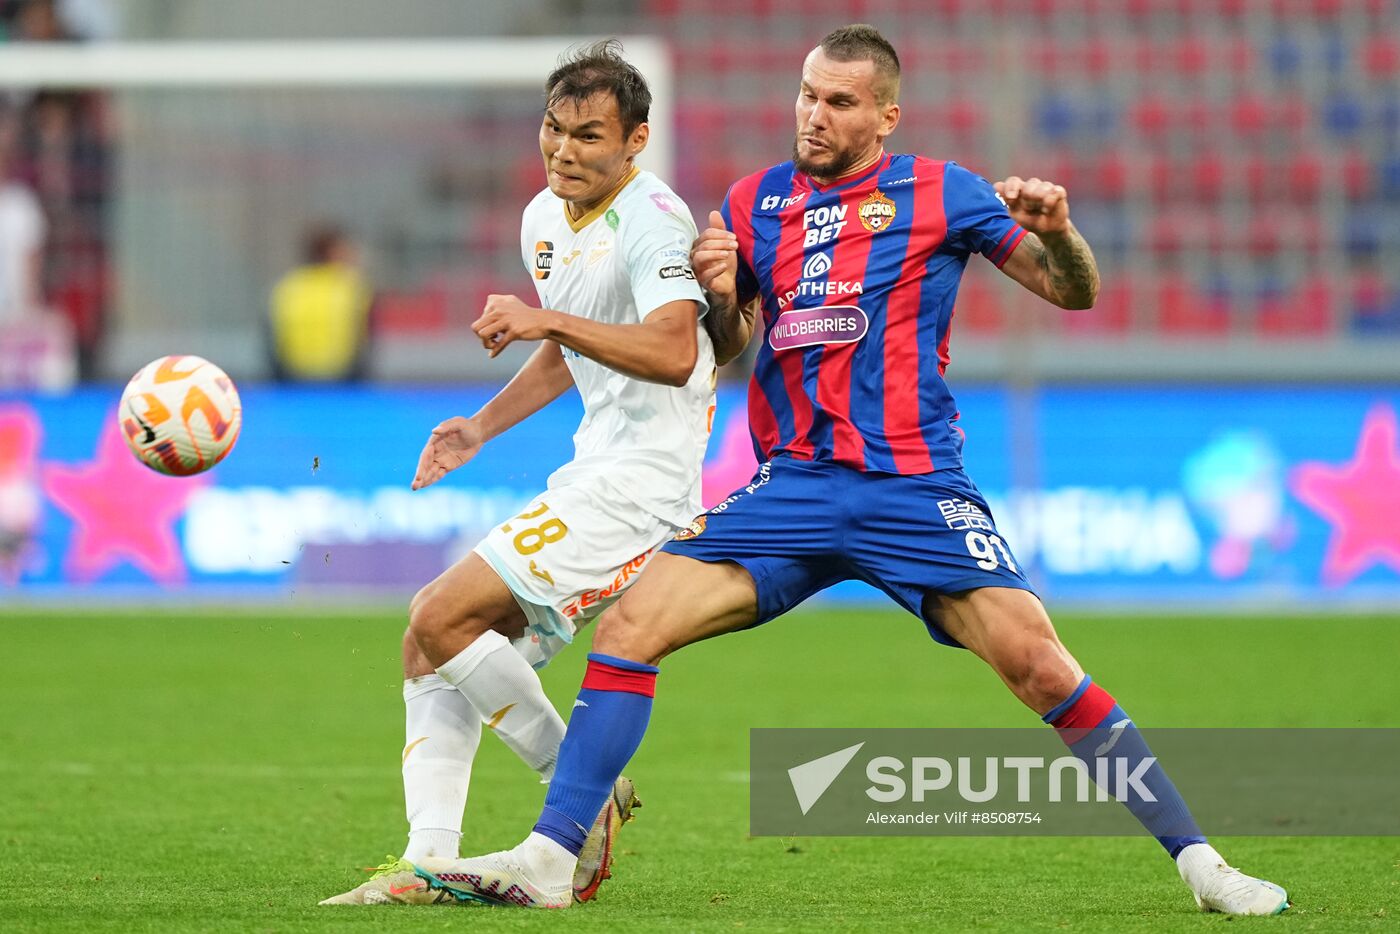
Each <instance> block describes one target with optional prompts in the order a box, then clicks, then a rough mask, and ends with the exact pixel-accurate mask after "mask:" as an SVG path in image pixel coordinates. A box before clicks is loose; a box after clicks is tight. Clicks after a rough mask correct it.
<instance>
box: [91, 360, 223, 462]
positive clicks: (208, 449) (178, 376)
mask: <svg viewBox="0 0 1400 934" xmlns="http://www.w3.org/2000/svg"><path fill="white" fill-rule="evenodd" d="M117 421H118V423H119V424H120V425H121V430H122V436H123V437H125V438H126V443H127V445H128V446H130V448H131V450H132V453H134V454H135V455H136V456H137V457H138V458H139V459H140V460H141V462H142V463H143V464H145V465H146V466H147V467H149V468H151V469H152V470H156V471H159V472H160V473H164V474H173V475H175V476H177V477H187V476H189V475H191V474H197V473H203V472H204V471H206V470H208V469H209V468H210V467H213V466H214V465H215V464H217V463H218V462H219V461H221V460H223V459H224V458H225V457H226V456H227V455H228V452H229V451H231V450H233V444H234V442H235V441H237V440H238V432H239V429H241V428H242V427H243V403H242V402H240V401H239V400H238V390H237V389H236V388H234V385H233V380H231V379H229V378H228V374H227V373H225V372H224V371H223V370H221V369H219V368H218V367H216V366H215V365H214V364H212V363H210V362H209V361H208V360H205V359H204V358H203V357H194V356H189V355H180V354H176V355H174V356H169V357H161V358H160V359H159V360H152V361H151V362H150V363H148V364H146V365H145V366H143V367H142V368H141V369H140V370H138V371H137V373H136V375H135V376H133V377H132V378H131V382H129V383H127V384H126V391H125V392H123V393H122V401H121V408H120V410H119V411H118V413H117Z"/></svg>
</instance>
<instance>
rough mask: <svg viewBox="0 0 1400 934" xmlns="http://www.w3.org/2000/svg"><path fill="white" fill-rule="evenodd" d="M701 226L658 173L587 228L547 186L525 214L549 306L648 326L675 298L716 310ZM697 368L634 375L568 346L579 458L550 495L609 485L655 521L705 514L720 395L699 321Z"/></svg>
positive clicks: (588, 220)
mask: <svg viewBox="0 0 1400 934" xmlns="http://www.w3.org/2000/svg"><path fill="white" fill-rule="evenodd" d="M696 233H697V232H696V228H695V222H694V220H692V219H691V216H690V209H689V208H687V207H686V205H685V202H683V201H682V200H681V199H680V198H678V197H676V195H675V193H674V192H672V191H671V189H670V188H668V187H666V185H665V184H664V183H663V182H662V181H661V180H660V179H658V178H657V177H656V176H655V175H652V174H651V173H650V172H640V171H635V172H634V174H633V176H632V178H631V179H630V180H629V181H628V182H626V183H625V184H624V185H623V187H622V188H621V190H619V191H618V192H617V194H616V195H614V196H613V197H612V198H611V199H610V200H608V201H605V202H604V203H603V204H601V205H599V206H598V207H597V208H595V209H594V210H593V211H590V212H589V213H588V214H586V215H585V216H583V217H582V218H580V219H579V220H578V221H573V220H572V219H570V217H569V215H568V213H567V208H566V205H565V202H564V201H562V200H561V199H559V198H558V197H557V196H555V195H554V193H553V192H551V191H550V190H549V189H547V188H546V189H545V190H544V191H542V192H540V193H539V194H538V195H536V196H535V198H534V200H533V201H531V202H530V204H529V206H527V207H526V208H525V213H524V216H523V217H522V218H521V224H520V249H521V256H522V259H523V260H524V262H525V267H526V268H527V269H528V270H530V272H531V274H532V275H533V276H534V278H535V291H536V292H538V293H539V299H540V305H541V306H542V307H544V308H553V309H555V310H557V311H562V312H565V313H567V314H571V315H578V316H580V317H584V318H588V319H590V320H593V321H600V322H602V323H604V324H639V323H641V322H642V321H643V320H645V319H646V317H647V315H649V314H651V313H652V312H653V311H655V310H656V309H658V308H660V307H661V306H662V305H665V304H666V303H667V302H673V301H677V300H682V299H684V300H689V301H694V302H697V303H698V304H699V306H700V311H701V314H702V315H703V313H704V312H705V310H706V308H707V307H708V306H707V305H706V304H705V296H704V293H703V292H702V291H701V289H700V286H699V284H698V283H697V282H696V281H695V273H694V272H693V271H692V270H691V267H690V245H691V243H692V242H693V241H694V239H695V237H696ZM696 331H697V334H696V341H697V344H698V350H699V352H698V354H697V359H696V361H695V369H694V370H693V371H692V372H691V374H690V379H689V380H688V381H687V382H686V384H685V385H684V386H682V387H679V388H677V387H673V386H664V385H662V384H660V383H648V382H645V381H643V380H639V379H634V378H632V377H630V376H624V375H623V374H622V373H619V372H617V371H616V370H613V369H611V368H609V367H607V366H605V365H603V364H601V363H598V362H597V361H596V360H591V359H589V358H588V357H585V356H583V355H582V354H579V353H576V352H574V351H572V350H570V349H569V348H567V347H565V348H563V351H564V360H565V361H566V362H567V363H568V366H569V371H570V372H571V373H572V374H573V377H574V384H575V385H576V386H578V391H579V394H580V395H581V396H582V397H583V408H584V414H583V421H582V422H580V423H579V426H578V430H577V431H576V432H575V433H574V459H573V460H572V461H570V462H569V463H567V464H565V465H564V466H563V467H560V468H559V469H558V470H556V471H555V472H554V473H553V474H552V475H551V476H550V478H549V487H550V488H551V489H553V488H555V487H558V486H561V485H564V484H568V483H572V482H575V481H580V480H590V479H592V478H595V477H599V476H601V477H603V478H604V479H605V480H606V481H607V482H608V484H609V485H610V486H612V487H613V488H615V489H616V491H617V493H618V494H619V495H620V496H622V497H624V498H626V499H627V500H629V501H631V502H632V503H634V504H636V505H637V506H639V507H640V508H642V509H643V510H645V511H646V512H648V513H650V514H651V515H654V516H657V517H659V518H661V519H664V520H665V521H666V522H669V523H670V524H672V525H674V526H676V527H677V528H680V527H683V526H685V525H687V524H689V523H690V521H691V520H692V519H693V518H694V517H695V516H696V514H698V513H699V512H700V511H701V506H700V464H701V461H702V460H703V459H704V457H705V445H706V442H707V441H708V440H709V434H710V427H711V426H710V420H711V418H712V417H713V407H714V399H715V391H714V389H715V357H714V348H713V346H712V345H711V344H710V339H709V336H708V335H707V334H706V333H705V330H704V328H703V327H702V326H700V325H699V324H698V323H697V325H696Z"/></svg>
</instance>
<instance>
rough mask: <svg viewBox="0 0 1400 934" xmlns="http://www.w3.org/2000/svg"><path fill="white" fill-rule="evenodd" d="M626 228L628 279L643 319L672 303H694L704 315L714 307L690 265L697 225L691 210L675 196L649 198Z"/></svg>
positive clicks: (638, 311)
mask: <svg viewBox="0 0 1400 934" xmlns="http://www.w3.org/2000/svg"><path fill="white" fill-rule="evenodd" d="M630 220H631V222H630V223H628V224H627V226H626V227H625V228H624V234H625V242H624V249H625V250H626V254H625V255H626V257H627V275H628V278H629V279H630V280H631V283H632V300H633V302H634V303H635V304H636V306H637V315H638V317H640V318H641V319H642V320H643V321H645V320H646V318H647V315H649V314H651V313H652V312H653V311H655V310H656V309H658V308H660V307H661V306H662V305H665V304H666V303H667V302H675V301H693V302H696V303H698V304H699V306H700V308H699V313H700V316H701V317H703V316H704V314H705V312H706V311H707V310H708V309H709V305H708V304H707V303H706V301H705V293H704V291H703V290H702V289H701V288H700V283H698V282H696V281H695V270H693V269H692V268H691V266H690V245H691V243H693V242H694V240H695V235H696V230H695V222H694V221H693V220H691V217H690V211H689V210H688V209H687V208H686V207H685V205H684V204H681V203H680V199H678V198H676V197H675V196H674V195H669V196H667V195H656V196H653V197H651V198H648V199H646V200H645V201H644V202H643V203H642V206H641V208H640V210H639V211H638V212H637V214H636V216H635V217H634V218H631V219H630Z"/></svg>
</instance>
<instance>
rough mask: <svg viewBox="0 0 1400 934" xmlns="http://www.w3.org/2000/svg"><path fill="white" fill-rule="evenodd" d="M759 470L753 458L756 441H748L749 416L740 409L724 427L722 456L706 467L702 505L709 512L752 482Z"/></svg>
mask: <svg viewBox="0 0 1400 934" xmlns="http://www.w3.org/2000/svg"><path fill="white" fill-rule="evenodd" d="M757 470H758V459H757V458H756V457H754V454H753V441H751V440H750V438H749V419H748V415H747V413H746V412H744V411H743V410H740V411H738V412H736V413H734V415H732V416H731V417H730V419H729V421H728V422H726V423H725V425H724V433H723V434H721V435H720V438H719V453H718V454H717V455H716V456H715V457H713V458H711V459H710V460H709V461H708V462H707V463H706V464H705V473H704V477H703V479H702V480H701V484H700V500H701V502H703V503H704V504H705V508H706V509H709V508H710V507H711V506H713V505H715V504H716V503H718V502H719V501H720V500H722V499H724V498H725V497H726V496H728V495H729V494H730V493H733V492H734V491H735V490H737V489H739V487H741V486H743V485H744V484H746V483H748V482H749V481H750V480H752V479H753V475H754V472H755V471H757Z"/></svg>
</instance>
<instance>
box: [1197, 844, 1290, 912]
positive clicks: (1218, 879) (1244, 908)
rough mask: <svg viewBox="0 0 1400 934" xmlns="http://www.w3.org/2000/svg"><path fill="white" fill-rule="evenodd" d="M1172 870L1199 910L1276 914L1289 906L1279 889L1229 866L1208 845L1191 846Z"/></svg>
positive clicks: (1283, 892) (1285, 893)
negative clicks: (1188, 889) (1187, 886)
mask: <svg viewBox="0 0 1400 934" xmlns="http://www.w3.org/2000/svg"><path fill="white" fill-rule="evenodd" d="M1176 868H1177V870H1178V871H1179V872H1180V873H1181V879H1182V881H1183V882H1185V883H1186V884H1187V885H1189V886H1190V887H1191V891H1192V892H1193V893H1195V896H1196V904H1197V905H1198V906H1199V907H1200V909H1201V910H1202V911H1219V912H1222V913H1224V914H1227V915H1277V914H1282V913H1283V911H1284V910H1285V909H1287V908H1288V907H1289V905H1290V904H1291V903H1290V902H1289V901H1288V893H1287V892H1285V891H1284V890H1283V889H1282V888H1280V887H1279V886H1277V885H1274V884H1273V883H1272V882H1265V881H1264V880H1263V879H1256V878H1254V877H1253V876H1247V875H1245V874H1244V873H1242V872H1240V871H1239V870H1238V869H1235V868H1234V867H1232V866H1230V865H1229V864H1227V863H1226V862H1225V859H1224V857H1222V856H1221V855H1220V854H1219V853H1217V852H1216V851H1215V847H1213V846H1211V845H1210V844H1209V843H1193V844H1191V845H1190V846H1188V847H1186V848H1185V849H1184V850H1182V851H1181V852H1180V853H1178V854H1177V856H1176Z"/></svg>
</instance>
